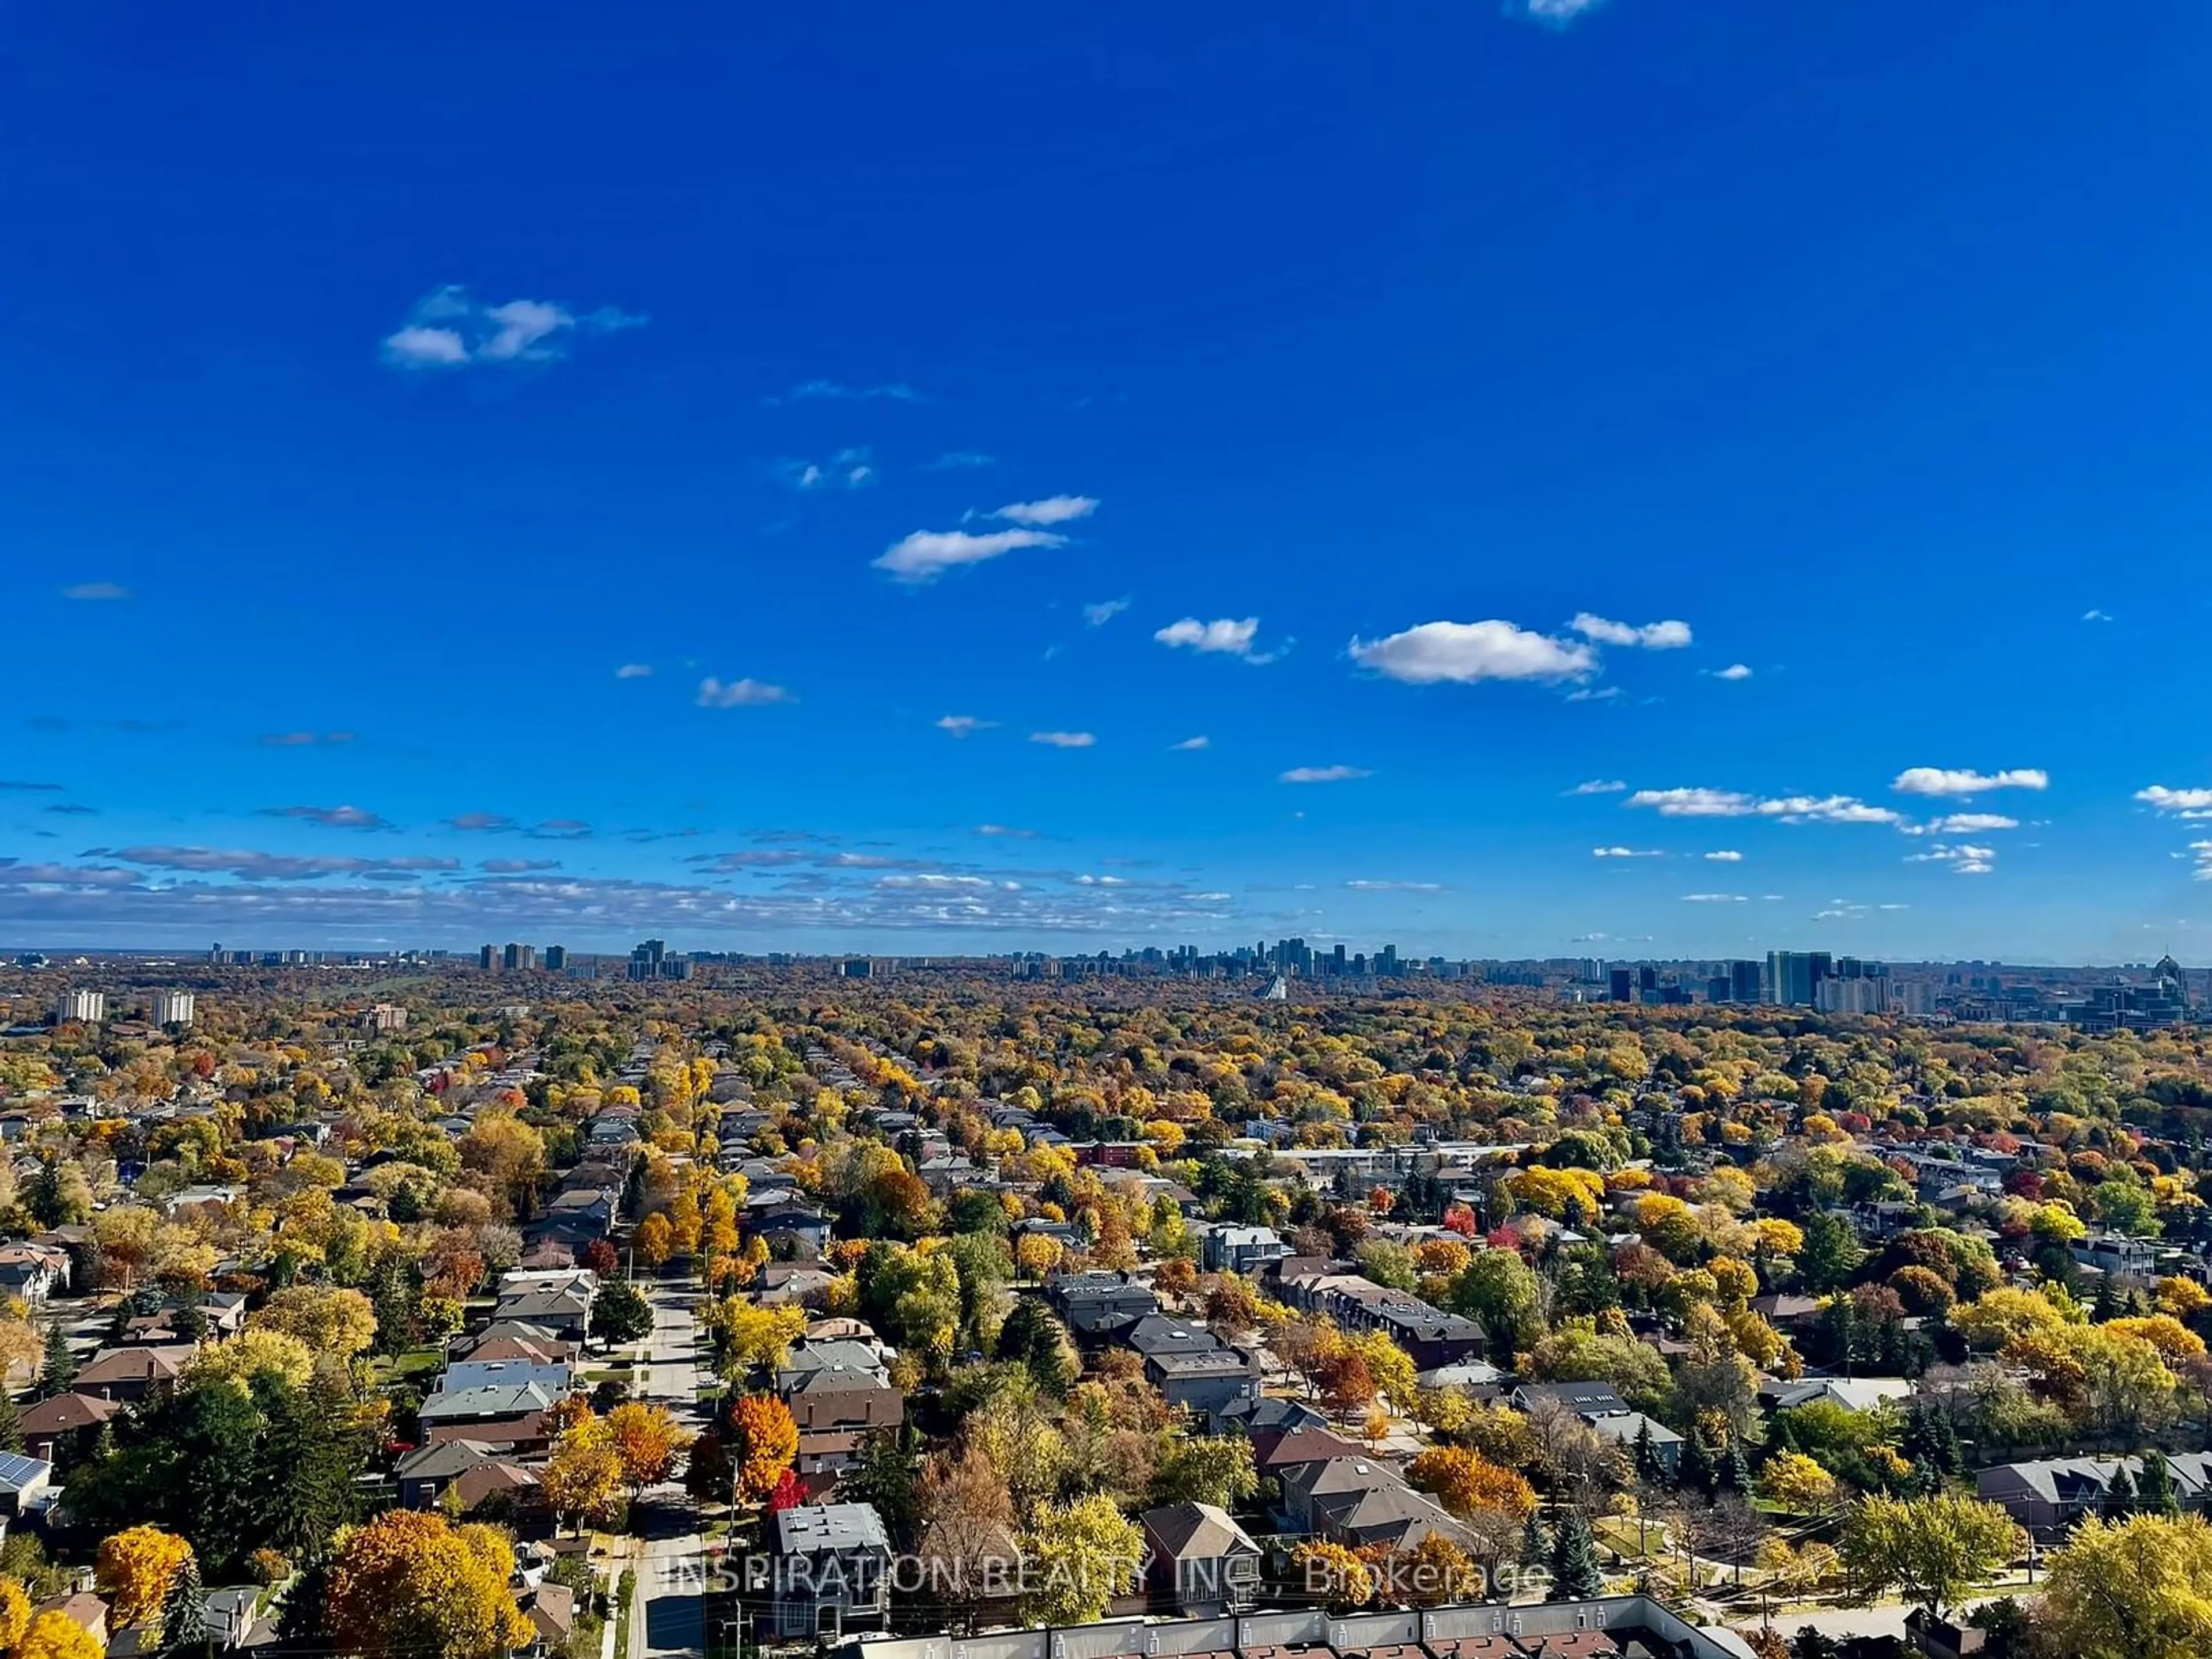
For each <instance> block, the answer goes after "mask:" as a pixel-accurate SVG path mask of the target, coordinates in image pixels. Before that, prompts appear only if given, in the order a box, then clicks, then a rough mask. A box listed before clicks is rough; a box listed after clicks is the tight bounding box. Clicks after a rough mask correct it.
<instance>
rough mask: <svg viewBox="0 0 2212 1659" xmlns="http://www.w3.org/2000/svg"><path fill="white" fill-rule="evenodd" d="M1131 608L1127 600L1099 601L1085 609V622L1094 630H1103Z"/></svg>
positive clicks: (1086, 606)
mask: <svg viewBox="0 0 2212 1659" xmlns="http://www.w3.org/2000/svg"><path fill="white" fill-rule="evenodd" d="M1128 608H1129V601H1128V600H1127V599H1126V598H1123V599H1098V600H1095V601H1094V602H1092V603H1091V604H1090V605H1085V606H1084V607H1083V620H1084V621H1085V622H1087V623H1090V624H1091V626H1092V627H1093V628H1103V627H1105V626H1106V624H1107V623H1109V622H1112V621H1113V620H1114V618H1115V617H1118V616H1120V615H1121V613H1122V612H1123V611H1127V609H1128Z"/></svg>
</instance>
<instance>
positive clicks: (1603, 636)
mask: <svg viewBox="0 0 2212 1659" xmlns="http://www.w3.org/2000/svg"><path fill="white" fill-rule="evenodd" d="M1567 626H1568V627H1569V628H1570V629H1573V630H1574V631H1575V632H1576V633H1577V634H1579V635H1582V636H1583V638H1584V639H1586V640H1595V641H1597V643H1598V644H1600V645H1639V646H1642V647H1644V649H1645V650H1647V651H1674V650H1677V649H1679V648H1680V647H1683V646H1686V645H1687V644H1689V642H1690V624H1689V623H1686V622H1656V623H1644V624H1643V625H1642V626H1641V627H1638V625H1637V624H1635V623H1622V622H1613V621H1611V620H1610V619H1608V618H1607V617H1595V616H1592V615H1591V614H1590V613H1589V611H1577V612H1576V613H1575V619H1574V620H1573V621H1572V622H1571V623H1568V624H1567Z"/></svg>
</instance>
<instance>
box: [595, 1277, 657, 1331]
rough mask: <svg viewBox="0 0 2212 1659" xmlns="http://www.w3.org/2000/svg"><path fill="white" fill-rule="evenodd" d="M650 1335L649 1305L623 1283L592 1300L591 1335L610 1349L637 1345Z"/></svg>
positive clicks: (634, 1287) (625, 1280) (620, 1282)
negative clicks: (635, 1343)
mask: <svg viewBox="0 0 2212 1659" xmlns="http://www.w3.org/2000/svg"><path fill="white" fill-rule="evenodd" d="M651 1334H653V1304H651V1303H650V1302H647V1300H646V1299H645V1297H643V1296H642V1295H641V1294H640V1293H639V1291H638V1288H637V1286H635V1285H632V1284H631V1283H629V1280H627V1279H621V1280H617V1282H616V1283H614V1284H612V1285H605V1286H603V1287H602V1288H601V1290H600V1291H599V1295H598V1296H596V1297H593V1298H592V1335H593V1336H595V1337H597V1338H598V1339H599V1340H600V1341H602V1342H605V1343H608V1344H611V1345H613V1344H621V1343H624V1342H641V1341H643V1340H645V1338H647V1336H650V1335H651Z"/></svg>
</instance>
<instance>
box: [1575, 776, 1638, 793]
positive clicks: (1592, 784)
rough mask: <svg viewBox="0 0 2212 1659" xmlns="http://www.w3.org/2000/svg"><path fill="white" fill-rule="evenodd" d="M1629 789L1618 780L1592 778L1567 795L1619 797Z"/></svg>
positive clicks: (1579, 784)
mask: <svg viewBox="0 0 2212 1659" xmlns="http://www.w3.org/2000/svg"><path fill="white" fill-rule="evenodd" d="M1627 788H1628V786H1627V785H1626V783H1624V782H1622V781H1620V779H1618V778H1592V779H1591V780H1590V781H1589V782H1587V783H1578V784H1577V785H1576V786H1575V787H1573V788H1571V789H1570V790H1568V791H1567V793H1569V794H1570V795H1618V794H1621V793H1625V792H1626V790H1627Z"/></svg>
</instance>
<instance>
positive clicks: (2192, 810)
mask: <svg viewBox="0 0 2212 1659" xmlns="http://www.w3.org/2000/svg"><path fill="white" fill-rule="evenodd" d="M2136 799H2137V800H2139V801H2141V802H2142V804H2143V805H2146V806H2148V807H2151V808H2153V809H2154V810H2155V811H2160V812H2172V813H2175V814H2177V815H2179V817H2194V816H2196V815H2197V814H2198V813H2202V812H2208V811H2212V789H2169V788H2167V787H2166V786H2165V785H2164V784H2162V783H2154V784H2152V785H2151V786H2150V787H2148V789H2138V790H2136Z"/></svg>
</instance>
